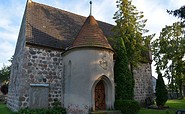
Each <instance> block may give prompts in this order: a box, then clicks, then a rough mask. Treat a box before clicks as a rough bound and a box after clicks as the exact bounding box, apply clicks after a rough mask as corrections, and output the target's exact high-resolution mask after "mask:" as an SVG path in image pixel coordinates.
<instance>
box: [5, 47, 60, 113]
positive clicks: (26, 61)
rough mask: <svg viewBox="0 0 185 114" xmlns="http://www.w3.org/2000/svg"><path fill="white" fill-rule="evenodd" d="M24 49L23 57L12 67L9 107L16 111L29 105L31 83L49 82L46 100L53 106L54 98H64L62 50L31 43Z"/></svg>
mask: <svg viewBox="0 0 185 114" xmlns="http://www.w3.org/2000/svg"><path fill="white" fill-rule="evenodd" d="M23 50H24V51H23V52H22V53H24V54H23V55H19V56H20V57H21V59H20V60H19V62H17V63H16V64H14V66H13V68H12V69H13V70H12V73H11V75H12V76H11V83H10V89H9V94H8V107H9V108H10V109H12V110H14V111H17V110H19V109H20V108H26V107H29V97H30V96H29V91H30V89H31V86H30V84H49V87H48V88H49V93H48V99H46V100H48V107H52V103H53V102H54V99H58V101H61V98H62V87H63V85H62V84H63V83H62V78H63V77H62V76H63V63H62V56H61V53H62V51H58V50H52V49H47V48H40V47H34V46H31V45H27V46H26V47H25V48H24V49H23ZM17 65H18V66H17ZM19 66H20V67H19ZM16 67H18V68H16Z"/></svg>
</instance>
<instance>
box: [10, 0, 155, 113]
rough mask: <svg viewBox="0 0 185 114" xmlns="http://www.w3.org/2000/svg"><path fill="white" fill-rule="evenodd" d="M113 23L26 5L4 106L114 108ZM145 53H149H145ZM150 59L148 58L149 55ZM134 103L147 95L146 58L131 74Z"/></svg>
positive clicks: (15, 108)
mask: <svg viewBox="0 0 185 114" xmlns="http://www.w3.org/2000/svg"><path fill="white" fill-rule="evenodd" d="M112 28H113V25H111V24H108V23H105V22H101V21H97V20H95V18H94V17H93V16H92V15H89V16H88V17H84V16H80V15H77V14H74V13H71V12H67V11H64V10H61V9H57V8H54V7H51V6H47V5H44V4H40V3H36V2H33V1H31V0H28V1H27V4H26V8H25V12H24V16H23V19H22V24H21V27H20V32H19V36H18V40H17V45H16V49H15V53H14V58H13V63H12V69H11V76H10V83H9V92H8V98H7V106H8V107H9V108H10V109H11V110H13V111H18V110H19V109H20V108H26V107H29V108H47V107H52V104H53V103H54V101H55V100H58V101H60V102H61V106H62V107H65V108H66V110H67V112H68V113H78V114H82V113H84V114H85V113H88V112H89V111H95V110H110V109H114V101H115V86H116V84H115V82H114V59H113V55H114V53H115V52H114V49H113V48H112V46H111V42H110V41H109V39H108V38H110V37H112V36H113V32H112V31H111V30H112ZM148 55H150V54H148ZM149 58H150V57H149ZM133 73H134V78H135V89H134V91H135V97H134V98H135V100H137V101H139V102H140V103H142V102H144V100H145V99H146V98H147V97H150V96H151V95H152V91H153V90H152V74H151V58H150V60H149V62H147V63H141V66H140V67H139V68H137V69H135V70H134V71H133Z"/></svg>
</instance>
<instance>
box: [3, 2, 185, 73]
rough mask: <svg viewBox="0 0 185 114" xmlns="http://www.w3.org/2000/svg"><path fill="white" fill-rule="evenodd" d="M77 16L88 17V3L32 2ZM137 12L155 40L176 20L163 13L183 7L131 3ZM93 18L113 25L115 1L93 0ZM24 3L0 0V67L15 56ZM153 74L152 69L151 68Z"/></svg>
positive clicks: (181, 3) (164, 3) (180, 3)
mask: <svg viewBox="0 0 185 114" xmlns="http://www.w3.org/2000/svg"><path fill="white" fill-rule="evenodd" d="M33 1H35V2H39V3H42V4H47V5H50V6H53V7H57V8H60V9H63V10H66V11H70V12H73V13H76V14H79V15H83V16H88V15H89V0H33ZM132 1H133V4H134V5H135V6H136V7H137V9H138V10H139V11H143V12H144V16H145V17H144V18H145V19H148V21H147V23H146V28H147V29H148V30H150V32H149V33H150V34H153V33H156V38H157V37H158V36H159V33H160V31H161V29H162V28H163V27H165V25H171V24H172V23H173V22H175V21H177V18H175V17H173V16H171V15H169V14H168V13H166V10H167V9H169V10H175V9H178V8H180V7H181V6H183V5H185V0H132ZM92 2H93V12H92V14H93V16H94V17H95V18H96V19H97V20H101V21H104V22H107V23H111V24H114V20H113V19H112V18H113V15H114V13H115V11H117V8H116V0H92ZM25 4H26V0H0V68H1V67H2V66H3V65H9V64H10V63H9V62H8V60H9V59H10V58H11V56H12V55H13V54H14V50H15V45H16V42H17V38H18V33H19V29H20V23H21V21H22V17H23V12H24V9H25ZM153 75H154V76H155V73H154V68H153Z"/></svg>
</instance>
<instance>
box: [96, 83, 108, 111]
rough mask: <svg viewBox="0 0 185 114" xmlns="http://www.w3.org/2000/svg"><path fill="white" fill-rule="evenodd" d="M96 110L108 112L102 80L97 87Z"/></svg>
mask: <svg viewBox="0 0 185 114" xmlns="http://www.w3.org/2000/svg"><path fill="white" fill-rule="evenodd" d="M94 94H95V110H106V100H105V97H106V96H105V86H104V83H103V81H102V80H100V81H99V82H98V83H97V84H96V87H95V91H94Z"/></svg>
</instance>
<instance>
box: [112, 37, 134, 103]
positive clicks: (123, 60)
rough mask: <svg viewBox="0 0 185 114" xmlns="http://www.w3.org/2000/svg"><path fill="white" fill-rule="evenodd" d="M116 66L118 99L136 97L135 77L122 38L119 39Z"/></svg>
mask: <svg viewBox="0 0 185 114" xmlns="http://www.w3.org/2000/svg"><path fill="white" fill-rule="evenodd" d="M116 49H117V50H116V62H115V67H114V72H115V82H116V88H115V89H116V99H127V100H132V99H133V97H134V78H133V76H132V75H131V72H130V70H129V67H128V66H129V63H128V58H127V52H126V49H125V45H124V42H123V39H122V38H119V39H118V42H117V48H116Z"/></svg>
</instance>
